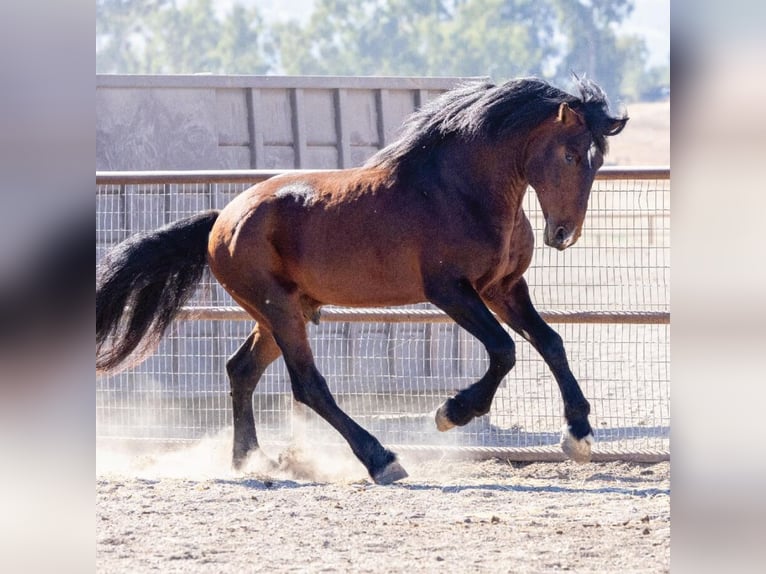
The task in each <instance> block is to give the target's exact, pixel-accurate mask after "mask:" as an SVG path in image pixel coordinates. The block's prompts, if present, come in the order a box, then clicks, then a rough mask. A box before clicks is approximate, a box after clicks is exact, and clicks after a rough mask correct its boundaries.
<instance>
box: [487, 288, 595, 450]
mask: <svg viewBox="0 0 766 574" xmlns="http://www.w3.org/2000/svg"><path fill="white" fill-rule="evenodd" d="M489 305H490V307H491V308H492V309H493V310H494V311H495V312H496V313H497V314H498V315H499V316H500V317H501V318H502V319H503V320H504V321H505V322H506V323H508V325H509V326H510V327H511V328H512V329H513V330H514V331H516V332H517V333H519V334H520V335H521V336H522V337H524V338H525V339H526V340H527V341H529V342H530V343H531V344H532V346H533V347H534V348H535V349H536V350H537V352H538V353H540V355H541V356H542V358H543V359H544V360H545V362H546V363H547V365H548V367H549V368H550V369H551V372H552V373H553V376H554V377H555V379H556V382H557V383H558V386H559V389H560V391H561V397H562V399H563V400H564V418H565V419H566V421H567V426H566V427H565V428H564V431H563V433H562V437H561V448H562V449H563V450H564V452H565V453H566V454H567V456H569V457H570V458H571V459H573V460H575V461H577V462H588V461H589V460H590V457H591V445H592V443H593V430H592V429H591V426H590V422H588V415H589V414H590V404H589V403H588V401H587V400H586V399H585V396H584V395H583V393H582V390H581V389H580V385H579V384H578V383H577V379H575V377H574V375H573V374H572V371H571V370H570V368H569V361H568V360H567V355H566V351H565V350H564V344H563V341H562V340H561V337H560V336H559V334H558V333H556V331H554V330H553V329H552V328H551V327H550V326H549V325H548V324H547V323H546V322H545V321H543V319H542V317H540V315H539V314H538V313H537V310H536V309H535V307H534V305H533V304H532V300H531V299H530V297H529V288H528V287H527V283H526V281H525V280H524V279H523V278H522V279H520V280H519V281H517V282H516V283H515V284H514V285H513V286H512V287H511V288H510V289H509V290H508V291H507V292H506V293H505V294H504V295H503V296H502V297H498V298H497V299H494V300H491V301H489Z"/></svg>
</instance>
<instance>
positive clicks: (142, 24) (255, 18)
mask: <svg viewBox="0 0 766 574" xmlns="http://www.w3.org/2000/svg"><path fill="white" fill-rule="evenodd" d="M272 60H273V46H272V44H271V43H270V42H269V40H268V34H267V32H266V28H265V26H264V24H263V19H262V18H261V16H260V14H259V13H258V11H257V10H256V9H255V8H245V7H244V6H242V5H241V4H239V3H235V4H234V6H233V8H232V10H231V11H230V12H229V13H228V15H227V16H225V17H224V18H220V17H219V16H217V15H216V13H215V9H214V2H213V0H185V1H179V0H98V2H97V4H96V71H98V72H120V73H144V74H171V73H172V74H181V73H198V72H210V73H218V74H226V73H228V74H235V73H242V74H263V73H267V72H269V71H271V70H272V68H273V63H272Z"/></svg>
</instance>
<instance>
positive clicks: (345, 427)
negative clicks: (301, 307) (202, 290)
mask: <svg viewBox="0 0 766 574" xmlns="http://www.w3.org/2000/svg"><path fill="white" fill-rule="evenodd" d="M274 307H275V305H274V300H273V298H272V304H271V305H270V308H271V309H274ZM272 316H273V315H272ZM274 318H275V319H278V320H277V321H275V322H274V323H273V324H272V326H273V329H274V337H275V339H276V340H277V343H278V344H279V347H280V348H281V350H282V353H283V355H284V358H285V364H286V365H287V370H288V372H289V374H290V381H291V384H292V390H293V396H294V397H295V400H297V401H298V402H300V403H303V404H305V405H306V406H308V407H310V408H311V409H313V410H314V411H315V412H316V413H317V414H318V415H319V416H321V417H322V418H323V419H325V420H326V421H327V422H328V423H330V425H332V426H333V427H334V428H335V429H336V430H337V431H338V432H339V433H340V434H341V435H342V436H343V438H344V439H345V440H346V442H347V443H348V444H349V446H350V447H351V450H352V451H353V453H354V454H355V455H356V457H357V458H358V459H359V460H360V461H361V462H362V464H364V466H365V467H366V468H367V472H369V474H370V476H371V477H372V479H373V480H374V481H375V482H376V483H377V484H390V483H392V482H394V481H396V480H399V479H402V478H405V477H406V476H407V472H406V471H405V470H404V468H402V466H401V465H400V464H399V463H398V462H397V460H396V455H395V454H394V453H392V452H391V451H389V450H387V449H385V448H384V447H383V445H381V444H380V442H379V441H378V439H376V438H375V437H374V436H372V435H371V434H370V433H369V432H367V431H366V430H365V429H363V428H362V427H361V426H359V425H358V424H357V423H356V422H355V421H354V420H353V419H352V418H351V417H349V416H348V415H347V414H346V413H344V412H343V411H342V410H341V408H340V407H339V406H338V405H337V403H336V402H335V399H333V397H332V395H331V394H330V389H329V388H328V386H327V382H326V381H325V379H324V377H323V376H322V375H321V374H320V373H319V371H318V370H317V368H316V365H315V363H314V358H313V355H312V352H311V348H310V347H309V344H308V339H307V336H306V326H305V323H304V321H303V319H302V316H300V315H299V314H297V313H296V314H294V315H292V316H291V315H290V314H289V312H285V313H279V314H278V315H277V316H276V317H274Z"/></svg>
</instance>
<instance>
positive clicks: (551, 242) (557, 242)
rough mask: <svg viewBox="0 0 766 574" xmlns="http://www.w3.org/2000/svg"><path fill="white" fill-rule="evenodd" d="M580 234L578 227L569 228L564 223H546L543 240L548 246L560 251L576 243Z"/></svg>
mask: <svg viewBox="0 0 766 574" xmlns="http://www.w3.org/2000/svg"><path fill="white" fill-rule="evenodd" d="M579 237H580V234H579V233H577V230H576V229H574V228H573V229H571V230H570V229H568V228H567V227H565V226H563V225H555V226H554V225H549V224H548V223H547V222H546V224H545V233H544V234H543V240H544V241H545V244H546V245H547V246H548V247H553V248H555V249H558V250H559V251H564V249H566V248H567V247H570V246H572V245H574V243H575V242H576V241H577V239H578V238H579Z"/></svg>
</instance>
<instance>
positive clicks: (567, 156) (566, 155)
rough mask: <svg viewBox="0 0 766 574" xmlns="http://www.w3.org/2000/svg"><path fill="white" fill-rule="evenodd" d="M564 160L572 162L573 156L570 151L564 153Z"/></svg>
mask: <svg viewBox="0 0 766 574" xmlns="http://www.w3.org/2000/svg"><path fill="white" fill-rule="evenodd" d="M564 161H565V162H567V163H574V156H573V155H572V154H571V153H568V154H565V155H564Z"/></svg>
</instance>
